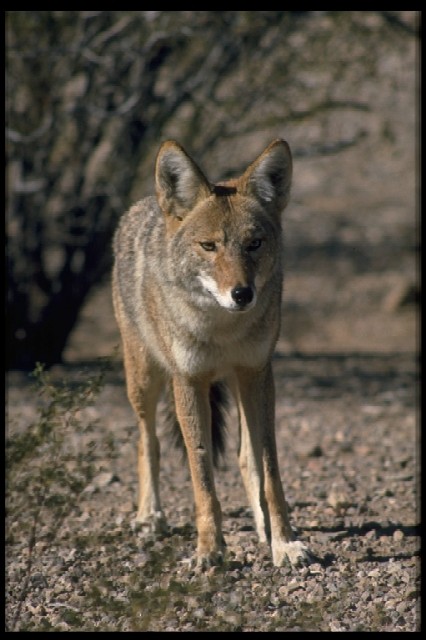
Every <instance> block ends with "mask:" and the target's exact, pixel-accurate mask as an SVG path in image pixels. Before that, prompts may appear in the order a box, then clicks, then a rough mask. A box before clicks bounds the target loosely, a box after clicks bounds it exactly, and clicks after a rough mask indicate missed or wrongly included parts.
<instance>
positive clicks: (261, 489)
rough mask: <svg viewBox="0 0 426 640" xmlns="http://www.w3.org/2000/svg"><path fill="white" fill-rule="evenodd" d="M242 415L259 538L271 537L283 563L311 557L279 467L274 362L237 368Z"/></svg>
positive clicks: (244, 462) (247, 480) (246, 472)
mask: <svg viewBox="0 0 426 640" xmlns="http://www.w3.org/2000/svg"><path fill="white" fill-rule="evenodd" d="M237 379H238V394H239V411H240V419H241V449H240V467H241V473H242V476H243V480H244V484H245V487H246V490H247V494H248V498H249V500H250V503H251V506H252V508H253V512H254V517H255V521H256V528H257V532H258V535H259V540H260V541H264V540H265V539H269V538H270V543H271V550H272V559H273V562H274V564H275V566H281V565H282V564H284V562H285V561H286V559H288V560H289V561H290V562H291V563H292V564H299V563H301V562H306V561H307V560H308V559H309V552H308V550H307V548H306V547H305V546H304V545H303V544H302V543H301V542H299V541H297V540H295V536H294V534H293V531H292V528H291V525H290V520H289V516H288V510H287V503H286V500H285V496H284V491H283V487H282V483H281V479H280V473H279V469H278V457H277V449H276V441H275V391H274V380H273V375H272V368H271V365H270V363H269V364H268V365H267V366H266V367H265V369H263V370H262V371H253V370H249V369H240V370H238V371H237Z"/></svg>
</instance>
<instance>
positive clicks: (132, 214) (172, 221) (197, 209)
mask: <svg viewBox="0 0 426 640" xmlns="http://www.w3.org/2000/svg"><path fill="white" fill-rule="evenodd" d="M291 173H292V160H291V154H290V149H289V147H288V145H287V143H286V142H284V141H283V140H276V141H274V142H272V143H271V144H270V145H269V146H268V147H267V148H266V149H265V151H264V152H263V153H262V154H261V155H260V156H259V157H258V158H257V159H256V160H255V161H254V162H253V163H252V164H250V166H249V167H248V168H247V170H246V171H245V172H244V174H243V175H242V176H241V177H240V178H238V179H235V180H231V181H228V182H224V183H220V184H218V185H212V184H210V183H209V182H208V180H207V178H206V177H205V176H204V174H203V173H202V171H201V170H200V169H199V167H198V166H197V165H196V164H195V163H194V161H193V160H192V159H191V158H190V157H189V156H188V155H187V154H186V152H185V151H184V150H183V149H182V147H181V146H180V145H179V144H178V143H176V142H174V141H167V142H165V143H163V144H162V146H161V147H160V150H159V153H158V156H157V162H156V171H155V178H156V192H157V197H156V199H155V198H146V199H145V200H142V201H140V202H139V203H137V204H136V205H134V206H133V207H132V208H131V209H130V210H129V212H127V214H125V215H124V216H123V218H122V219H121V221H120V224H119V227H118V229H117V232H116V235H115V239H114V253H115V261H114V268H113V277H112V290H113V302H114V309H115V314H116V318H117V322H118V325H119V328H120V331H121V335H122V340H123V349H124V365H125V372H126V381H127V390H128V396H129V400H130V402H131V404H132V406H133V409H134V411H135V413H136V415H137V416H138V420H139V429H140V441H139V483H140V494H139V507H138V513H137V520H138V521H139V522H141V523H142V524H143V525H144V526H147V527H149V528H150V529H152V530H153V531H161V530H162V529H164V528H165V527H166V520H165V517H164V513H163V511H162V508H161V503H160V496H159V481H158V476H159V445H158V440H157V437H156V434H155V409H156V405H157V401H158V399H159V396H160V393H161V391H162V388H163V387H164V385H165V384H166V383H170V384H171V387H172V389H173V396H174V402H175V408H176V415H177V418H178V421H179V424H180V428H181V431H182V435H183V438H184V442H185V446H186V450H187V454H188V462H189V467H190V471H191V478H192V484H193V491H194V500H195V508H196V524H197V530H198V545H197V559H198V563H199V564H200V565H202V566H206V565H210V564H214V563H216V562H218V561H219V560H220V559H221V557H222V554H223V544H224V543H223V537H222V528H221V509H220V505H219V502H218V499H217V496H216V492H215V485H214V474H213V452H212V436H211V408H210V401H209V390H210V387H211V385H212V384H213V383H215V382H216V381H219V380H220V381H226V382H227V384H228V385H229V387H230V388H231V389H232V390H233V392H234V396H235V399H236V402H237V406H238V412H239V417H240V432H241V444H240V454H239V462H240V468H241V473H242V477H243V481H244V485H245V488H246V491H247V496H248V499H249V502H250V505H251V507H252V509H253V514H254V518H255V522H256V528H257V532H258V535H259V539H260V540H261V541H269V542H270V544H271V549H272V556H273V561H274V564H275V565H277V566H280V565H281V564H283V562H284V561H285V560H286V559H289V560H290V561H291V562H292V563H294V564H297V563H299V562H305V561H307V559H308V557H309V556H308V551H307V549H306V547H305V546H304V545H302V544H301V543H300V542H297V541H295V540H294V535H293V532H292V529H291V527H290V523H289V518H288V513H287V505H286V501H285V498H284V492H283V489H282V485H281V480H280V474H279V469H278V460H277V452H276V442H275V430H274V404H275V398H274V382H273V375H272V366H271V358H272V354H273V350H274V347H275V343H276V340H277V336H278V332H279V327H280V308H281V289H282V279H283V269H282V251H283V247H282V229H281V212H282V210H283V209H284V207H285V206H286V205H287V202H288V197H289V191H290V184H291Z"/></svg>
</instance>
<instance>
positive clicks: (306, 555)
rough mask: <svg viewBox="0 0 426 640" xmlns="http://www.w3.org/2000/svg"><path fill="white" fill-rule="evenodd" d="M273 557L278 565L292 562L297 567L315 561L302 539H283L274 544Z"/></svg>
mask: <svg viewBox="0 0 426 640" xmlns="http://www.w3.org/2000/svg"><path fill="white" fill-rule="evenodd" d="M272 559H273V561H274V565H275V566H276V567H282V566H283V565H284V564H285V563H286V562H290V564H292V565H293V566H295V567H296V566H300V565H308V564H311V562H313V557H312V555H311V553H310V551H309V549H308V547H307V546H306V545H304V544H303V542H300V540H291V541H290V542H284V541H283V540H282V541H279V542H278V543H275V544H272Z"/></svg>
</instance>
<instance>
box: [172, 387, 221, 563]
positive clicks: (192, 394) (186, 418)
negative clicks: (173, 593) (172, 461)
mask: <svg viewBox="0 0 426 640" xmlns="http://www.w3.org/2000/svg"><path fill="white" fill-rule="evenodd" d="M173 390H174V396H175V403H176V415H177V418H178V421H179V424H180V426H181V429H182V434H183V438H184V441H185V446H186V450H187V454H188V462H189V467H190V471H191V478H192V486H193V491H194V501H195V513H196V523H197V531H198V544H197V564H198V565H199V566H202V567H204V566H210V565H213V564H217V563H218V562H220V561H221V559H222V555H223V537H222V517H221V511H220V505H219V501H218V499H217V497H216V491H215V486H214V477H213V455H212V437H211V410H210V402H209V382H208V381H202V382H200V381H198V380H197V381H195V382H194V381H192V380H188V379H186V378H183V377H179V378H177V377H175V378H174V379H173Z"/></svg>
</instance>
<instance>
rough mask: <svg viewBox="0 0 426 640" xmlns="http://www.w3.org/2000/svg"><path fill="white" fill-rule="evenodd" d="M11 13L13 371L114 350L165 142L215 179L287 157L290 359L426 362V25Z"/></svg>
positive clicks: (268, 16)
mask: <svg viewBox="0 0 426 640" xmlns="http://www.w3.org/2000/svg"><path fill="white" fill-rule="evenodd" d="M5 13H6V274H7V284H6V293H7V301H6V319H7V327H6V366H7V367H8V368H10V369H32V368H33V367H34V364H35V362H37V361H40V362H44V363H46V364H47V365H49V366H50V365H53V364H56V363H60V362H62V361H63V362H70V363H71V362H80V361H89V360H91V359H93V358H96V357H97V356H108V355H111V354H112V353H113V350H114V346H115V345H117V344H118V343H119V336H118V331H117V327H116V324H115V320H114V317H113V312H112V304H111V299H110V286H109V273H110V269H111V259H112V253H111V238H112V234H113V232H114V229H115V227H116V225H117V221H118V219H119V217H120V215H121V214H122V213H123V212H124V211H125V210H126V209H127V208H128V207H129V206H130V205H131V204H132V203H133V202H135V201H136V200H138V199H140V198H142V197H144V196H146V195H149V194H152V193H153V188H154V162H155V156H156V153H157V150H158V147H159V145H160V143H161V141H162V140H164V139H166V138H175V139H176V140H178V141H179V142H180V143H181V144H183V146H184V147H185V148H186V150H187V151H188V153H190V155H192V156H193V157H194V159H195V160H196V161H197V162H198V163H199V164H200V166H201V167H202V169H203V170H204V172H205V173H206V174H207V176H208V177H209V179H210V180H211V181H216V180H219V179H224V178H228V177H231V176H232V175H238V174H239V173H241V172H242V171H243V170H244V169H245V168H246V166H247V164H248V163H249V162H251V161H252V160H253V159H254V158H255V157H256V155H257V154H258V153H260V152H261V151H262V150H263V149H264V148H265V147H266V146H267V145H268V144H269V143H270V142H271V141H272V140H273V139H274V138H276V137H281V138H284V139H286V140H287V141H288V142H289V144H290V146H291V149H292V151H293V155H294V183H293V191H292V199H291V203H290V205H289V207H288V208H287V210H286V212H285V216H284V229H285V238H286V249H285V252H286V253H285V266H286V278H285V295H284V301H283V308H284V315H283V326H282V335H281V338H280V341H279V344H278V349H279V351H280V352H282V353H294V352H305V353H312V352H317V353H319V352H321V353H324V352H354V351H357V352H382V353H383V352H410V351H415V350H417V348H418V346H417V343H418V336H417V324H418V302H419V289H420V283H419V274H418V254H419V248H420V247H419V245H420V232H419V196H418V191H419V185H418V173H419V167H418V165H419V158H418V156H419V150H418V137H419V123H418V119H419V114H418V103H419V33H420V24H419V12H416V11H341V12H338V11H6V12H5Z"/></svg>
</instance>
